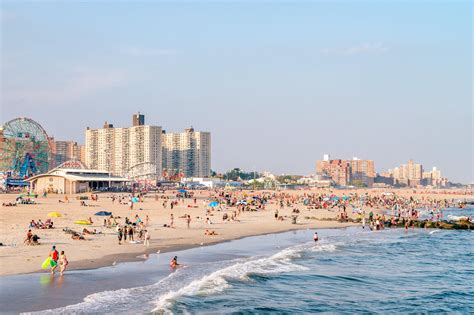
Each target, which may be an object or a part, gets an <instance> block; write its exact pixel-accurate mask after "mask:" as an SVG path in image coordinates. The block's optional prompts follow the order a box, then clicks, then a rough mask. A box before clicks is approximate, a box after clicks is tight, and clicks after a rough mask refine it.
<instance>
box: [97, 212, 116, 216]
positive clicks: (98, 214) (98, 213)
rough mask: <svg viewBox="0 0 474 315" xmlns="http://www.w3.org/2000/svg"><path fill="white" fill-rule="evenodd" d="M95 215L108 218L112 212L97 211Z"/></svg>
mask: <svg viewBox="0 0 474 315" xmlns="http://www.w3.org/2000/svg"><path fill="white" fill-rule="evenodd" d="M95 215H97V216H100V217H109V216H111V215H112V212H108V211H99V212H97V213H96V214H95Z"/></svg>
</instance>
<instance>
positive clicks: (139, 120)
mask: <svg viewBox="0 0 474 315" xmlns="http://www.w3.org/2000/svg"><path fill="white" fill-rule="evenodd" d="M144 124H145V115H142V114H140V112H139V113H138V114H135V115H133V120H132V126H133V127H136V126H143V125H144Z"/></svg>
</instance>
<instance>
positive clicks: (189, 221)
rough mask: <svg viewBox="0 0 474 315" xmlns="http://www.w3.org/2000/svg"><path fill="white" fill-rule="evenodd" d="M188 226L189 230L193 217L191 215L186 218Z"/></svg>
mask: <svg viewBox="0 0 474 315" xmlns="http://www.w3.org/2000/svg"><path fill="white" fill-rule="evenodd" d="M186 224H187V225H188V229H189V225H190V224H191V216H190V215H189V214H188V216H187V217H186Z"/></svg>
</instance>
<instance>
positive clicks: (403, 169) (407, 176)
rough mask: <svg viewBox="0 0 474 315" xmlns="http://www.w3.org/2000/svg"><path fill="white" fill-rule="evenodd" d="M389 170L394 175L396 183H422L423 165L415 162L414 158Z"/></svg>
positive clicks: (415, 184)
mask: <svg viewBox="0 0 474 315" xmlns="http://www.w3.org/2000/svg"><path fill="white" fill-rule="evenodd" d="M388 172H389V173H390V174H391V176H392V177H393V179H394V183H395V184H399V185H407V186H412V187H415V186H418V185H420V184H421V183H422V179H423V165H421V164H418V163H415V162H414V161H413V160H409V161H408V163H407V164H402V165H400V166H399V167H396V168H394V169H393V170H388Z"/></svg>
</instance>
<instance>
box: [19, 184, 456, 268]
mask: <svg viewBox="0 0 474 315" xmlns="http://www.w3.org/2000/svg"><path fill="white" fill-rule="evenodd" d="M107 197H108V198H110V200H111V201H112V204H116V203H117V204H119V205H127V206H128V209H129V210H130V211H133V210H134V209H135V207H136V206H135V204H138V205H141V204H143V203H144V202H146V198H150V195H146V194H144V193H140V194H133V193H130V194H114V195H109V196H107ZM107 197H105V198H107ZM153 197H154V200H155V201H158V202H156V203H155V205H161V207H162V209H163V210H165V209H166V210H168V211H169V210H171V211H173V210H174V208H175V207H178V206H180V205H182V206H183V207H185V208H191V209H192V208H200V209H201V210H198V211H203V212H202V215H199V216H196V215H195V214H196V213H193V212H189V213H188V211H186V213H184V214H183V215H180V216H179V218H178V219H182V220H183V221H184V226H185V227H186V228H187V229H190V228H191V223H192V222H193V220H198V222H202V223H204V224H205V225H213V224H216V222H217V223H219V221H220V220H219V219H218V218H222V223H226V224H227V223H237V224H238V223H239V222H240V221H241V220H240V216H241V215H242V214H243V213H251V212H260V211H265V210H266V209H267V208H270V207H269V205H272V206H271V209H273V211H274V218H275V220H276V221H285V220H286V219H291V221H292V223H294V224H296V222H297V217H298V215H300V214H302V213H303V212H304V211H306V212H307V211H318V210H321V209H322V210H327V211H329V213H330V212H333V213H334V218H335V219H336V220H338V221H341V222H347V221H349V220H358V221H359V222H360V223H361V224H362V227H363V228H366V227H367V228H369V229H371V230H382V229H384V228H385V227H386V226H398V225H400V223H401V222H402V224H404V226H405V228H408V227H413V222H414V221H415V220H417V219H419V217H420V212H421V211H424V212H428V213H429V214H430V220H432V221H439V220H442V219H443V214H442V212H441V210H442V209H444V208H447V207H453V206H456V205H457V203H456V201H455V200H454V199H452V200H448V199H435V198H430V197H428V196H425V195H419V196H418V198H414V197H413V195H411V196H402V195H397V194H395V193H381V194H378V195H375V194H369V193H357V192H355V193H348V194H342V195H337V194H336V193H334V192H332V191H326V192H304V193H295V192H286V191H283V192H278V191H275V192H269V191H242V190H225V189H216V190H213V191H211V192H209V191H208V192H206V194H204V196H202V195H200V194H199V193H198V192H196V193H195V192H194V191H177V192H176V193H172V194H169V193H168V194H164V193H163V194H161V195H160V194H154V195H152V196H151V198H153ZM100 198H101V199H102V198H104V197H100ZM198 199H199V200H202V207H200V206H199V205H198ZM78 200H80V204H81V205H82V206H88V205H87V204H86V202H85V200H83V199H78ZM88 200H92V201H93V202H94V204H95V205H96V206H99V205H98V204H97V203H98V202H99V195H98V194H92V195H91V196H90V198H88ZM64 202H67V203H69V202H70V201H69V199H67V197H66V198H65V199H64ZM140 209H141V208H139V207H138V209H137V210H140ZM374 209H376V210H378V212H379V213H374ZM155 210H158V211H159V210H160V209H155ZM366 210H367V211H368V216H367V215H366ZM190 211H191V210H190ZM283 211H285V212H284V213H287V214H288V213H289V214H288V215H283ZM192 214H194V218H195V219H194V218H193V217H192ZM84 221H87V224H90V225H92V224H93V221H92V218H91V217H89V219H88V220H84ZM156 223H157V224H155V227H156V226H161V224H162V226H163V227H166V228H171V229H175V228H177V226H182V225H181V224H180V223H179V222H178V225H177V224H176V221H175V213H173V212H171V213H170V216H169V222H161V223H160V224H158V222H156ZM193 225H194V223H193ZM53 227H54V223H53V222H52V220H51V219H48V220H46V221H45V222H42V220H41V219H39V220H37V221H35V220H31V222H30V223H29V226H28V233H27V235H26V238H25V240H24V243H25V244H26V245H38V244H39V239H40V237H39V236H38V235H36V234H34V233H32V229H52V228H53ZM102 228H103V229H102V230H101V231H97V229H96V228H86V227H84V228H83V229H82V230H81V231H74V230H72V229H69V228H65V229H63V231H64V232H65V233H66V234H70V235H71V238H72V239H73V240H85V239H86V237H87V236H91V235H97V234H110V233H104V232H107V231H108V230H109V231H110V232H112V233H116V235H117V238H118V244H119V245H122V244H124V243H130V244H143V245H144V246H146V247H148V246H150V240H151V233H150V230H151V224H150V218H149V216H148V215H146V216H145V215H144V218H143V219H142V216H140V215H139V214H138V213H137V214H135V216H134V217H132V218H131V219H130V218H129V217H128V216H127V217H125V218H121V217H120V216H113V215H110V216H107V217H106V218H104V219H103V226H102ZM155 230H156V229H155ZM204 235H205V236H216V235H219V233H218V232H217V231H216V230H212V229H205V230H204ZM314 240H315V241H317V240H318V236H317V233H315V236H314ZM51 255H52V254H51V253H50V256H51ZM64 257H65V256H64ZM54 258H57V259H56V261H59V256H58V257H56V256H55V257H54ZM52 259H53V257H52ZM53 260H54V259H53ZM60 264H61V263H60ZM64 266H67V260H66V263H65V265H64ZM64 270H65V267H64V269H63V270H62V271H61V273H63V272H64ZM52 271H53V273H54V269H52Z"/></svg>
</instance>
